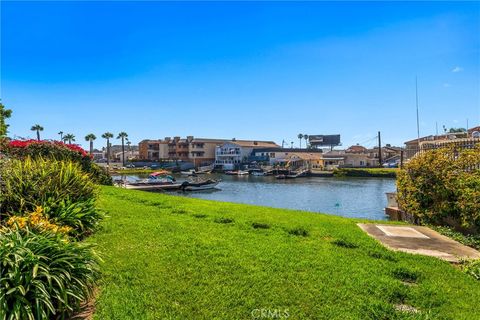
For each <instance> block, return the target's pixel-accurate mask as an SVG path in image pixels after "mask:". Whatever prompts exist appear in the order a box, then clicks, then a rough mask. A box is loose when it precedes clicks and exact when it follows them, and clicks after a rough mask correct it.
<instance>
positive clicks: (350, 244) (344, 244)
mask: <svg viewBox="0 0 480 320" xmlns="http://www.w3.org/2000/svg"><path fill="white" fill-rule="evenodd" d="M332 243H333V244H334V245H336V246H337V247H342V248H347V249H356V248H358V244H356V243H353V242H352V241H350V240H346V239H336V240H333V241H332Z"/></svg>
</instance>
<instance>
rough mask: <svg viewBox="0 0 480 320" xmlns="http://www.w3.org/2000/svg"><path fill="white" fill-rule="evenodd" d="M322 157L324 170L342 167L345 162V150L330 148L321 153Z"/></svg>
mask: <svg viewBox="0 0 480 320" xmlns="http://www.w3.org/2000/svg"><path fill="white" fill-rule="evenodd" d="M322 157H323V166H324V169H326V170H332V169H335V168H338V167H342V166H343V165H344V164H345V150H331V151H328V152H325V153H323V155H322Z"/></svg>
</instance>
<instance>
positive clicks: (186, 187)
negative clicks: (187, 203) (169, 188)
mask: <svg viewBox="0 0 480 320" xmlns="http://www.w3.org/2000/svg"><path fill="white" fill-rule="evenodd" d="M220 181H221V180H214V179H208V180H205V181H199V182H191V181H185V182H183V183H182V185H181V187H180V190H182V191H200V190H209V189H214V188H215V187H216V186H217V185H218V184H219V183H220Z"/></svg>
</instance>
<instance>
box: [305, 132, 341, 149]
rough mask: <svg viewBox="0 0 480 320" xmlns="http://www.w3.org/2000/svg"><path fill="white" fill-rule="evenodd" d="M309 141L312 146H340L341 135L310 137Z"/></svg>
mask: <svg viewBox="0 0 480 320" xmlns="http://www.w3.org/2000/svg"><path fill="white" fill-rule="evenodd" d="M308 141H309V142H310V145H311V146H319V147H321V146H338V145H340V135H339V134H329V135H324V134H319V135H309V136H308Z"/></svg>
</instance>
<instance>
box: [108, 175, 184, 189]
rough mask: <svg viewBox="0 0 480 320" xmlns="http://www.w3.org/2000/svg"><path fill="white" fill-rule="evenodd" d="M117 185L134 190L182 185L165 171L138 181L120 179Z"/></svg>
mask: <svg viewBox="0 0 480 320" xmlns="http://www.w3.org/2000/svg"><path fill="white" fill-rule="evenodd" d="M161 175H162V176H161ZM116 185H117V186H118V187H121V188H125V189H133V190H177V189H180V187H181V186H182V184H181V183H178V182H176V181H175V178H173V177H172V176H170V175H165V173H164V172H154V173H152V174H151V175H150V176H149V177H148V178H146V179H141V180H136V181H126V180H123V181H118V182H117V184H116Z"/></svg>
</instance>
